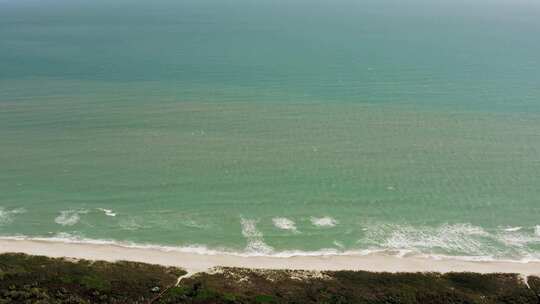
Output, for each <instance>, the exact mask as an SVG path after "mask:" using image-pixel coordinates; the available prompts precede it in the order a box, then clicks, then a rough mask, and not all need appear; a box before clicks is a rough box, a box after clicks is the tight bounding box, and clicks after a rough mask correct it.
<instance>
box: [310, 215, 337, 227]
mask: <svg viewBox="0 0 540 304" xmlns="http://www.w3.org/2000/svg"><path fill="white" fill-rule="evenodd" d="M311 223H312V224H313V225H314V226H317V227H326V228H329V227H335V226H336V225H337V224H338V221H337V220H335V219H334V218H331V217H329V216H324V217H312V218H311Z"/></svg>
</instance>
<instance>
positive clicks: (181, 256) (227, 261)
mask: <svg viewBox="0 0 540 304" xmlns="http://www.w3.org/2000/svg"><path fill="white" fill-rule="evenodd" d="M8 252H17V253H26V254H31V255H44V256H48V257H65V258H74V259H88V260H104V261H110V262H113V261H119V260H126V261H134V262H143V263H151V264H160V265H164V266H176V267H181V268H184V269H186V270H187V271H189V272H190V273H194V272H200V271H206V270H208V269H210V268H212V267H216V266H225V267H245V268H259V269H302V270H365V271H374V272H443V273H444V272H478V273H519V274H522V275H539V274H540V263H538V262H528V263H525V262H506V261H492V262H491V261H490V262H478V261H462V260H457V259H432V258H421V257H397V256H391V255H385V254H380V253H379V254H369V255H328V256H293V257H286V258H282V257H265V256H256V257H242V256H236V255H227V254H215V255H210V254H208V255H206V254H197V253H185V252H179V251H165V250H159V249H152V248H149V249H147V248H131V247H123V246H119V245H110V244H103V245H101V244H87V243H65V242H57V241H43V240H14V239H1V240H0V253H8Z"/></svg>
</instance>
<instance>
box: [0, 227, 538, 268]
mask: <svg viewBox="0 0 540 304" xmlns="http://www.w3.org/2000/svg"><path fill="white" fill-rule="evenodd" d="M0 239H3V240H30V241H42V242H61V243H76V244H92V245H108V246H119V247H124V248H138V249H151V250H159V251H165V252H171V251H174V252H182V253H192V254H200V255H230V256H240V257H254V256H268V257H276V258H290V257H303V256H367V255H373V254H382V255H391V256H397V257H404V256H411V257H420V258H431V259H434V260H443V259H448V260H458V261H476V262H511V263H529V262H540V255H538V254H536V255H534V254H527V255H525V256H523V257H521V258H518V259H505V258H496V257H494V256H491V255H484V256H459V255H444V254H421V253H414V252H413V251H411V250H388V249H364V250H347V251H339V250H336V249H333V248H323V249H320V250H316V251H303V250H287V251H278V252H276V251H274V252H271V253H268V254H262V253H260V252H249V251H241V252H239V251H234V250H230V249H227V248H216V249H209V248H207V247H206V246H204V245H198V244H194V245H186V246H166V245H156V244H141V243H134V242H127V241H115V240H107V239H90V238H84V237H82V236H80V235H74V234H69V233H58V234H56V235H55V236H53V237H28V236H24V235H15V236H0Z"/></svg>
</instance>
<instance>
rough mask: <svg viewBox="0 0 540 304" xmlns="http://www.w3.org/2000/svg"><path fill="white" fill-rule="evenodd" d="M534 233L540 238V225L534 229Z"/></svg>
mask: <svg viewBox="0 0 540 304" xmlns="http://www.w3.org/2000/svg"><path fill="white" fill-rule="evenodd" d="M534 233H535V234H536V235H538V236H540V225H536V226H535V227H534Z"/></svg>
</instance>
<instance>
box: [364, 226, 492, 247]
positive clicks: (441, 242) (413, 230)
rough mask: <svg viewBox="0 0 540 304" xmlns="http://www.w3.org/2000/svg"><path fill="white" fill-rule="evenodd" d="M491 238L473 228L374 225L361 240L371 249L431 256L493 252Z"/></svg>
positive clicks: (479, 228)
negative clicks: (434, 251) (437, 253)
mask: <svg viewBox="0 0 540 304" xmlns="http://www.w3.org/2000/svg"><path fill="white" fill-rule="evenodd" d="M492 240H493V238H492V236H491V235H490V234H489V233H488V232H486V231H485V230H484V229H482V228H481V227H478V226H474V225H470V224H453V225H450V224H445V225H442V226H439V227H428V226H423V227H413V226H407V225H405V226H404V225H384V224H381V225H374V226H372V227H369V228H368V229H367V230H366V235H365V238H364V239H362V240H360V241H359V243H361V244H362V243H363V244H364V245H368V246H382V247H383V248H385V249H394V250H413V251H419V252H431V251H432V250H441V249H442V250H444V251H446V252H459V253H464V254H469V255H485V254H486V253H487V252H492V251H493V248H491V246H490V245H489V243H490V242H489V241H492Z"/></svg>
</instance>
